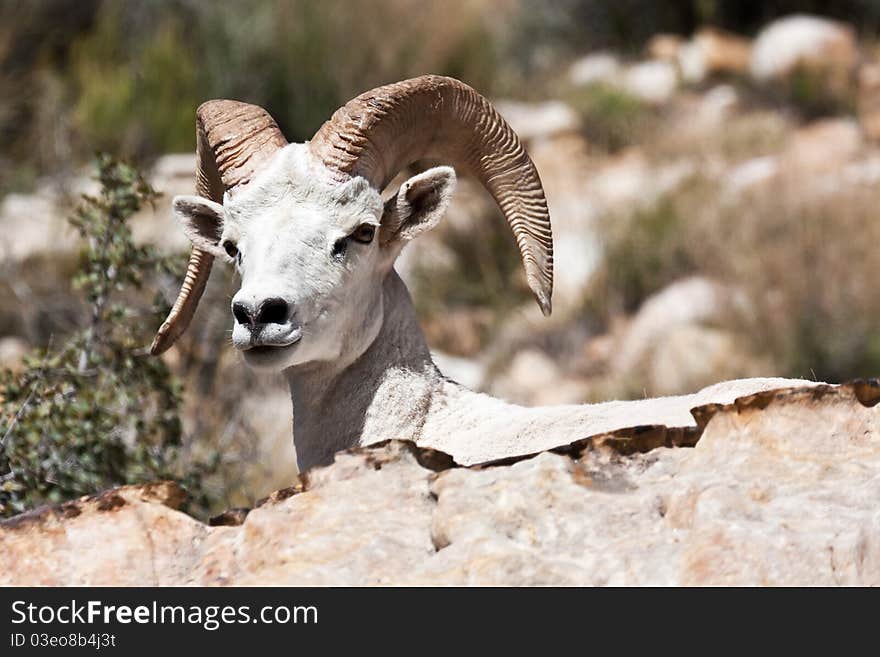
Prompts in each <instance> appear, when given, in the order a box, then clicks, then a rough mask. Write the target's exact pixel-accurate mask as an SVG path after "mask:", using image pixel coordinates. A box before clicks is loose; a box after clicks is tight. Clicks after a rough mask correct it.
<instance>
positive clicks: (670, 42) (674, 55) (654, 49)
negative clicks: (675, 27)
mask: <svg viewBox="0 0 880 657" xmlns="http://www.w3.org/2000/svg"><path fill="white" fill-rule="evenodd" d="M684 44H685V39H684V37H681V36H679V35H678V34H665V33H661V34H655V35H654V36H652V37H651V38H650V39H648V43H647V44H645V54H646V55H647V56H648V57H649V58H650V59H660V60H663V61H667V62H674V61H676V60H677V59H678V55H679V52H681V48H682V46H684Z"/></svg>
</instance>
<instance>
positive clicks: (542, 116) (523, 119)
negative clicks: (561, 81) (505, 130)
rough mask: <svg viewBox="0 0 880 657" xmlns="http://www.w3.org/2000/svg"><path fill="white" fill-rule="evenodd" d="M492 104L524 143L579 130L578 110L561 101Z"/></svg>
mask: <svg viewBox="0 0 880 657" xmlns="http://www.w3.org/2000/svg"><path fill="white" fill-rule="evenodd" d="M495 107H496V109H497V110H498V111H499V112H500V113H501V116H503V117H504V118H505V119H506V120H507V122H508V123H509V124H510V127H511V128H513V131H514V132H515V133H516V134H517V135H518V136H519V138H520V139H522V140H523V141H525V142H530V141H533V140H537V139H547V138H549V137H555V136H556V135H560V134H566V133H571V132H577V131H578V130H579V129H580V119H579V118H578V115H577V112H575V111H574V110H573V109H572V108H571V107H569V106H568V105H566V104H565V103H563V102H562V101H558V100H550V101H547V102H543V103H521V102H517V101H513V100H499V101H496V102H495Z"/></svg>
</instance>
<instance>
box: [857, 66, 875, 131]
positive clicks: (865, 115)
mask: <svg viewBox="0 0 880 657" xmlns="http://www.w3.org/2000/svg"><path fill="white" fill-rule="evenodd" d="M858 113H859V123H860V124H861V126H862V130H863V132H864V133H865V136H866V137H867V138H868V139H871V140H873V141H878V140H880V62H868V63H866V64H864V65H863V66H862V67H861V68H860V69H859V93H858Z"/></svg>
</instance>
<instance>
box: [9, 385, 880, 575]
mask: <svg viewBox="0 0 880 657" xmlns="http://www.w3.org/2000/svg"><path fill="white" fill-rule="evenodd" d="M878 398H880V389H878V387H877V386H876V385H872V384H867V383H856V384H851V385H846V386H839V387H835V386H818V387H810V388H795V389H786V390H777V391H770V392H761V393H757V394H754V395H751V396H749V397H745V398H741V399H738V400H737V401H736V402H735V403H729V404H720V405H719V404H714V405H708V406H705V405H704V406H701V407H700V408H697V409H695V410H694V416H695V417H696V419H697V421H698V426H697V428H696V429H694V430H693V431H692V432H690V433H689V434H680V433H678V434H677V433H671V432H668V431H664V430H663V428H662V427H659V428H658V427H655V428H643V429H642V430H639V431H630V432H623V433H620V432H618V433H615V434H610V435H605V436H598V437H595V438H593V439H590V440H584V441H581V442H579V443H578V444H576V445H573V446H571V447H569V448H566V449H561V450H558V451H557V452H556V453H551V452H546V453H542V454H540V455H538V456H536V457H534V458H526V459H519V460H515V461H514V462H512V463H508V464H506V465H496V466H493V467H485V468H477V469H471V468H462V467H456V466H455V464H454V463H453V461H452V460H451V459H450V458H448V457H447V456H445V455H443V454H442V453H439V452H434V451H432V450H427V449H420V448H417V447H415V446H413V445H412V444H411V443H404V442H397V441H391V442H389V443H384V444H381V445H376V446H373V447H369V448H361V449H358V450H352V451H350V452H345V453H341V454H339V455H337V458H336V461H335V463H334V464H332V465H330V466H328V467H326V468H321V469H317V470H312V471H310V472H308V473H307V474H306V475H304V476H301V477H300V479H299V480H298V482H297V483H296V484H295V485H294V486H292V487H291V488H289V489H286V490H283V491H279V492H277V493H275V494H273V495H272V496H270V498H268V499H267V500H266V501H265V502H264V503H263V504H262V505H261V506H258V507H257V508H255V509H253V510H251V511H250V512H245V511H242V510H236V511H235V512H233V513H230V514H226V515H225V516H224V517H223V518H220V519H218V521H219V524H217V526H210V527H209V526H207V525H205V524H202V523H200V522H198V521H196V520H194V519H193V518H190V517H189V516H186V515H184V514H183V513H180V512H179V511H175V510H174V507H175V506H177V505H178V504H179V503H180V501H181V497H182V496H181V492H180V490H179V489H177V488H176V487H174V486H173V485H170V484H167V483H166V484H162V483H160V484H150V485H146V486H133V487H126V488H122V489H117V490H114V491H109V492H107V493H104V494H102V495H100V496H96V497H91V498H83V499H82V500H79V501H77V502H70V503H67V504H63V505H60V506H57V507H51V508H43V509H40V510H37V511H34V512H31V513H28V514H23V515H21V516H17V517H15V518H12V519H10V520H6V521H4V522H2V523H0V551H2V554H3V555H4V558H5V559H6V560H7V561H8V563H13V564H15V567H14V568H6V569H2V570H0V584H3V585H16V586H27V585H47V586H52V585H111V586H126V585H129V586H145V585H156V584H159V585H275V586H277V585H317V586H323V585H347V586H365V585H374V584H384V585H389V584H393V585H484V586H493V585H604V584H609V585H650V586H658V585H698V586H712V585H774V586H798V585H850V586H870V585H874V586H876V585H880V516H878V514H877V512H876V500H877V499H878V497H880V411H878V410H877V407H875V406H873V404H874V403H876V402H877V400H878ZM694 443H696V447H693V448H690V447H686V446H685V445H693V444H694ZM675 445H681V446H679V447H676V446H675ZM108 537H110V538H108Z"/></svg>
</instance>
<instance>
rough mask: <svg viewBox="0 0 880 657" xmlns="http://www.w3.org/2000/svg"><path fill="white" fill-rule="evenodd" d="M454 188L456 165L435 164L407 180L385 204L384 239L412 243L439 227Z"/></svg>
mask: <svg viewBox="0 0 880 657" xmlns="http://www.w3.org/2000/svg"><path fill="white" fill-rule="evenodd" d="M454 189H455V170H454V169H453V168H452V167H434V168H433V169H428V170H427V171H425V172H423V173H420V174H419V175H417V176H413V177H412V178H410V179H409V180H407V181H406V182H405V183H403V184H402V185H401V186H400V189H399V190H398V191H397V195H396V196H393V197H391V198H390V199H388V201H387V202H386V203H385V211H384V213H383V214H382V227H381V229H380V232H381V235H382V242H383V243H386V244H387V243H390V242H408V241H409V240H411V239H412V238H414V237H416V236H417V235H420V234H421V233H423V232H425V231H426V230H430V229H431V228H433V227H434V226H436V225H437V222H438V221H440V217H442V216H443V212H444V211H445V210H446V206H447V205H449V201H450V199H451V198H452V192H453V190H454Z"/></svg>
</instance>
